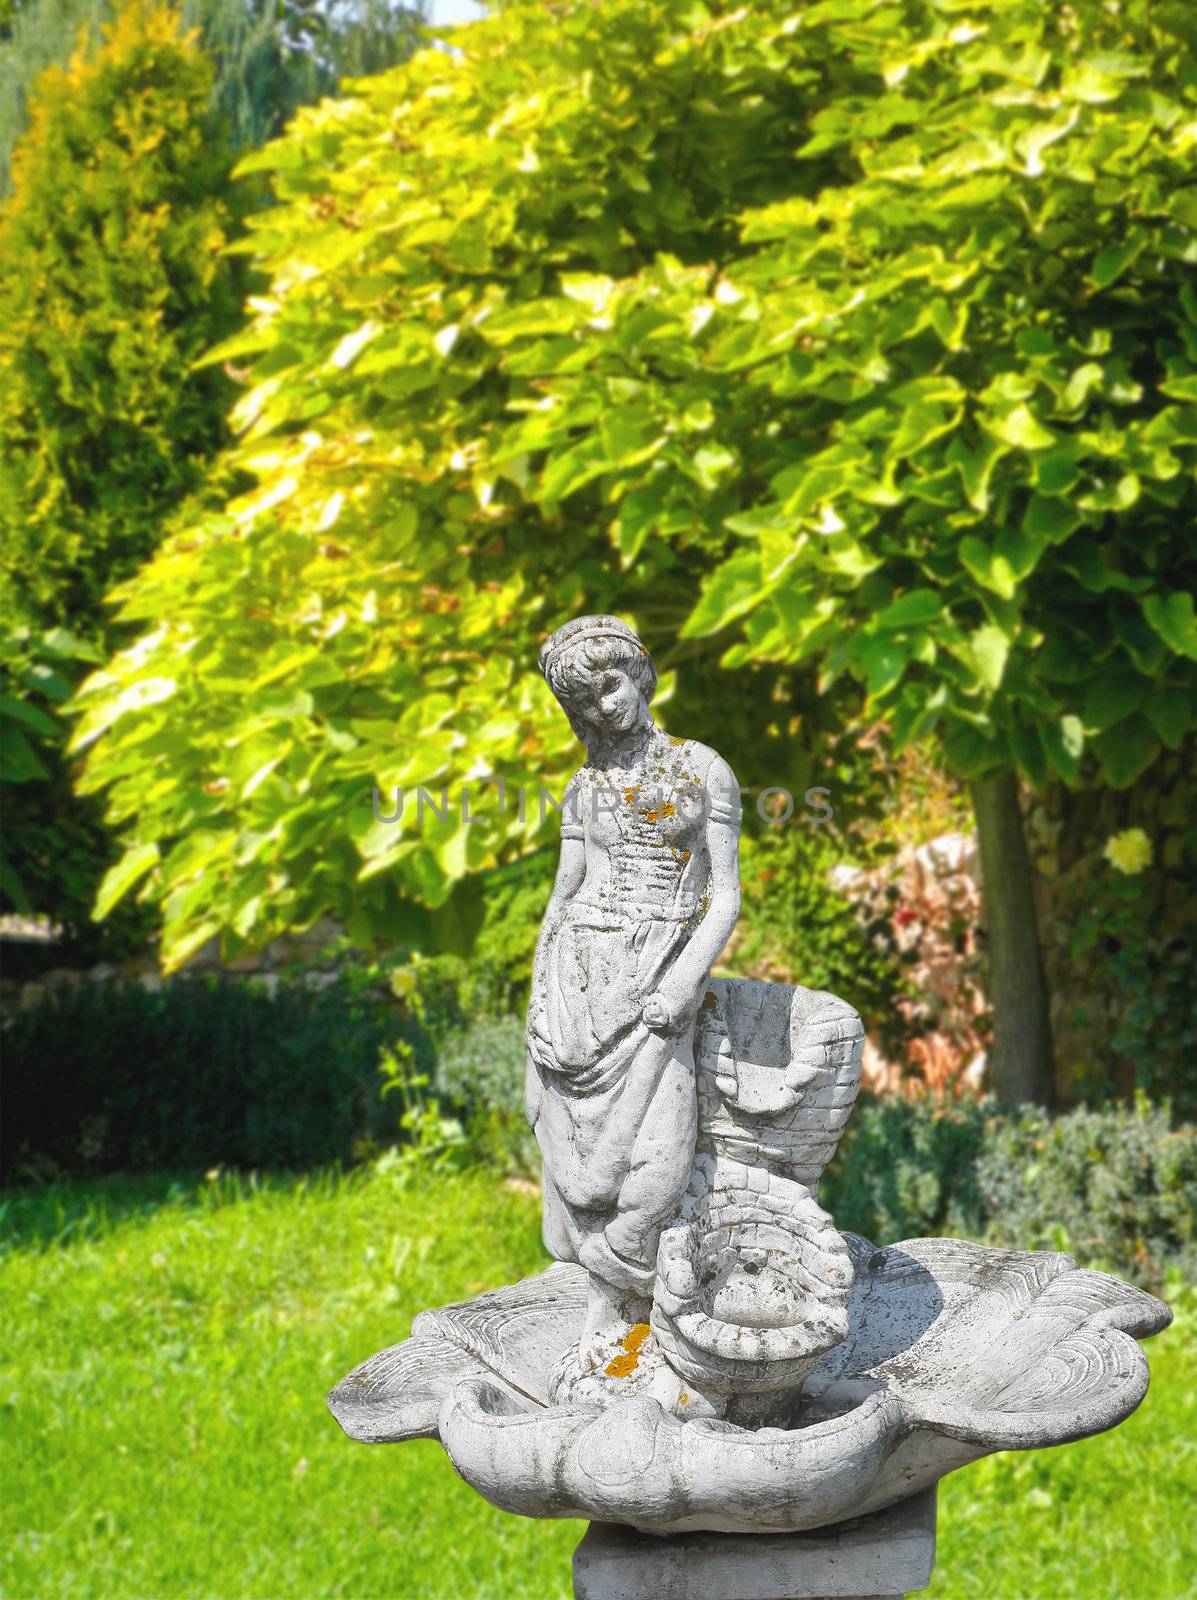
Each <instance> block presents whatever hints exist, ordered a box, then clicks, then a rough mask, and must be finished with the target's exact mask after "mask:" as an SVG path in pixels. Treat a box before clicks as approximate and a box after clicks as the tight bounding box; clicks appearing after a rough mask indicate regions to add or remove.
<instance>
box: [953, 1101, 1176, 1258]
mask: <svg viewBox="0 0 1197 1600" xmlns="http://www.w3.org/2000/svg"><path fill="white" fill-rule="evenodd" d="M975 1181H976V1185H977V1192H978V1195H979V1198H980V1204H981V1210H982V1214H983V1215H984V1217H985V1219H986V1236H987V1238H989V1239H990V1240H991V1241H992V1242H993V1243H994V1244H1002V1245H1006V1246H1008V1247H1009V1248H1011V1249H1020V1250H1059V1249H1065V1250H1071V1251H1073V1252H1075V1254H1077V1255H1078V1256H1080V1257H1081V1259H1083V1260H1084V1261H1087V1262H1091V1263H1093V1264H1095V1265H1096V1264H1101V1265H1105V1264H1109V1265H1110V1266H1111V1267H1112V1268H1113V1269H1114V1270H1115V1271H1117V1272H1120V1273H1122V1274H1123V1275H1124V1276H1126V1277H1129V1278H1133V1279H1134V1280H1135V1281H1136V1282H1138V1283H1143V1284H1146V1285H1147V1286H1148V1287H1150V1286H1152V1285H1155V1286H1158V1285H1159V1284H1160V1283H1161V1282H1162V1280H1163V1277H1164V1272H1165V1269H1166V1268H1167V1267H1169V1266H1175V1267H1179V1269H1180V1270H1181V1272H1182V1273H1184V1275H1185V1276H1186V1277H1187V1278H1188V1279H1189V1280H1190V1281H1197V1131H1194V1129H1193V1128H1192V1127H1189V1126H1182V1127H1180V1128H1176V1129H1173V1128H1172V1127H1171V1126H1170V1119H1169V1116H1168V1111H1167V1108H1166V1107H1158V1106H1153V1105H1152V1104H1151V1103H1150V1102H1149V1101H1147V1100H1146V1099H1143V1098H1140V1099H1139V1100H1138V1101H1137V1102H1136V1104H1135V1105H1134V1106H1113V1107H1111V1108H1110V1109H1109V1110H1104V1111H1095V1110H1089V1109H1084V1108H1083V1109H1080V1110H1077V1111H1072V1112H1069V1113H1068V1115H1067V1116H1062V1117H1055V1118H1053V1117H1050V1116H1049V1115H1048V1114H1047V1113H1046V1112H1045V1111H1042V1110H1040V1109H1039V1108H1038V1107H1034V1106H1023V1107H1020V1108H1019V1110H1018V1111H1017V1112H1012V1113H1010V1114H1009V1115H1007V1116H1003V1117H998V1118H994V1119H993V1121H992V1122H991V1123H990V1125H989V1127H988V1130H987V1136H986V1139H985V1143H984V1148H983V1149H982V1151H981V1153H980V1156H979V1159H978V1161H977V1165H976V1173H975Z"/></svg>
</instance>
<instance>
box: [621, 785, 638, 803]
mask: <svg viewBox="0 0 1197 1600" xmlns="http://www.w3.org/2000/svg"><path fill="white" fill-rule="evenodd" d="M639 793H640V791H639V789H625V790H624V792H623V803H624V805H625V806H634V805H635V804H636V796H637V795H638V794H639Z"/></svg>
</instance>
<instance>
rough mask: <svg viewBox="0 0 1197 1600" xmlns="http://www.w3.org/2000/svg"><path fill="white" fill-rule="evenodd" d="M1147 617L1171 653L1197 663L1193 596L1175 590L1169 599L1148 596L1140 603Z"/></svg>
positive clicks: (1195, 614) (1169, 595)
mask: <svg viewBox="0 0 1197 1600" xmlns="http://www.w3.org/2000/svg"><path fill="white" fill-rule="evenodd" d="M1140 604H1141V605H1142V607H1143V615H1144V616H1145V617H1146V618H1147V620H1148V622H1149V623H1150V624H1151V626H1152V627H1153V628H1154V629H1155V631H1156V633H1158V634H1159V636H1160V638H1161V639H1162V640H1163V641H1164V643H1165V644H1166V645H1167V646H1168V648H1169V649H1170V650H1175V651H1176V653H1177V655H1181V656H1187V657H1188V658H1189V660H1190V661H1197V613H1195V612H1194V608H1193V596H1192V595H1191V594H1189V593H1187V592H1185V591H1182V590H1180V589H1173V590H1172V591H1171V593H1170V594H1168V595H1167V596H1166V597H1161V596H1160V595H1155V594H1149V595H1145V596H1144V597H1143V599H1142V600H1141V601H1140Z"/></svg>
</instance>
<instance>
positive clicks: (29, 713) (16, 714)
mask: <svg viewBox="0 0 1197 1600" xmlns="http://www.w3.org/2000/svg"><path fill="white" fill-rule="evenodd" d="M6 718H7V719H8V720H10V721H12V722H21V723H24V725H25V727H27V728H29V729H30V730H31V731H32V732H34V733H40V734H41V735H42V737H43V738H46V739H57V738H58V737H59V736H60V735H61V733H62V727H61V724H59V723H57V722H55V721H54V719H53V718H52V717H48V716H47V715H46V713H45V712H44V711H41V710H39V708H38V707H37V706H35V705H31V704H30V703H29V701H28V700H18V699H17V698H16V696H15V695H11V694H0V723H2V722H3V721H4V720H5V719H6ZM5 737H6V738H7V737H8V735H7V734H6V735H5Z"/></svg>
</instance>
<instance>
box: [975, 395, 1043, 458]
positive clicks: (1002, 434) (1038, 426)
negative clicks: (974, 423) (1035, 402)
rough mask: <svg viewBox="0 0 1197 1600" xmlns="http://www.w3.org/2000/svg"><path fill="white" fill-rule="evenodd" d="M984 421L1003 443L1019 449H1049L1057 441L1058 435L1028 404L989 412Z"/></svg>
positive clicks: (983, 418)
mask: <svg viewBox="0 0 1197 1600" xmlns="http://www.w3.org/2000/svg"><path fill="white" fill-rule="evenodd" d="M982 422H983V424H984V426H985V427H986V428H988V429H989V430H990V432H991V433H993V434H995V435H996V436H997V437H998V438H999V439H1000V440H1001V441H1002V443H1003V444H1008V445H1012V446H1014V447H1015V448H1016V449H1018V450H1047V449H1050V447H1051V446H1052V445H1054V444H1055V442H1056V435H1055V434H1054V433H1052V432H1051V430H1050V429H1048V428H1045V427H1044V426H1043V424H1042V423H1041V422H1040V421H1039V418H1038V417H1037V416H1036V415H1035V413H1034V412H1033V411H1032V410H1031V408H1030V406H1028V405H1017V406H1013V407H1012V408H1011V409H1010V410H1009V411H1007V412H1005V413H1004V414H999V415H994V414H992V413H991V414H989V415H987V416H983V417H982Z"/></svg>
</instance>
